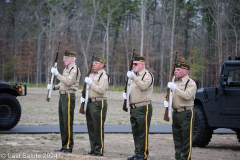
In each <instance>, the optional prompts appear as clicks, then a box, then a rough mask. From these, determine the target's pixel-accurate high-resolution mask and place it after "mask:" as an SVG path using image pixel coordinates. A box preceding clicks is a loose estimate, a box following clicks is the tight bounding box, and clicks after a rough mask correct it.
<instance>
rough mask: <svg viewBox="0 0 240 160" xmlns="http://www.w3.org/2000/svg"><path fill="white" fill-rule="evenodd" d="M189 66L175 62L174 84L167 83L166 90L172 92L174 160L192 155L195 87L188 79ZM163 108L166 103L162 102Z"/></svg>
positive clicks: (184, 158)
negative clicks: (168, 89)
mask: <svg viewBox="0 0 240 160" xmlns="http://www.w3.org/2000/svg"><path fill="white" fill-rule="evenodd" d="M189 69H190V66H189V65H188V64H186V63H184V62H177V63H176V69H175V75H176V78H177V79H178V81H177V82H176V83H173V82H168V88H170V89H171V90H172V91H173V98H172V108H173V114H172V132H173V140H174V145H175V159H176V160H190V159H191V153H192V132H193V127H194V108H193V105H194V99H195V94H196V91H197V86H196V83H195V81H194V80H192V79H191V78H189V75H188V72H189ZM164 105H165V107H168V103H167V102H166V101H165V102H164Z"/></svg>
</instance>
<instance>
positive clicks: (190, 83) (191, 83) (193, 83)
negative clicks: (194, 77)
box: [188, 81, 196, 86]
mask: <svg viewBox="0 0 240 160" xmlns="http://www.w3.org/2000/svg"><path fill="white" fill-rule="evenodd" d="M188 84H189V85H191V86H194V85H196V83H195V82H194V81H190V82H189V83H188Z"/></svg>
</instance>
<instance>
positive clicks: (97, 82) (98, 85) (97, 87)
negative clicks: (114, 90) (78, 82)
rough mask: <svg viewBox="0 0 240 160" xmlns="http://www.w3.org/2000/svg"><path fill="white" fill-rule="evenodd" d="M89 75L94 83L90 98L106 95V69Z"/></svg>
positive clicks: (91, 85) (90, 89) (91, 87)
mask: <svg viewBox="0 0 240 160" xmlns="http://www.w3.org/2000/svg"><path fill="white" fill-rule="evenodd" d="M100 76H101V77H100ZM89 77H90V78H91V79H92V83H91V84H90V87H89V94H88V98H99V97H105V96H106V92H107V90H108V75H107V73H106V71H105V70H104V69H101V70H99V71H98V72H96V73H92V74H91V75H90V76H89ZM99 77H100V79H99Z"/></svg>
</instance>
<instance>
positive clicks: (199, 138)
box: [192, 104, 213, 147]
mask: <svg viewBox="0 0 240 160" xmlns="http://www.w3.org/2000/svg"><path fill="white" fill-rule="evenodd" d="M194 109H195V122H194V129H193V144H192V145H193V147H205V146H206V145H208V144H209V142H210V141H211V138H212V134H213V129H211V128H210V127H209V125H208V123H207V118H206V115H205V113H204V111H203V108H202V105H199V104H195V105H194Z"/></svg>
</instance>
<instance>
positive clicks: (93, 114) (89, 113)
mask: <svg viewBox="0 0 240 160" xmlns="http://www.w3.org/2000/svg"><path fill="white" fill-rule="evenodd" d="M106 115H107V100H100V101H95V102H88V105H87V110H86V120H87V128H88V136H89V140H90V146H91V152H94V153H98V154H103V150H104V122H105V119H106Z"/></svg>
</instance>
